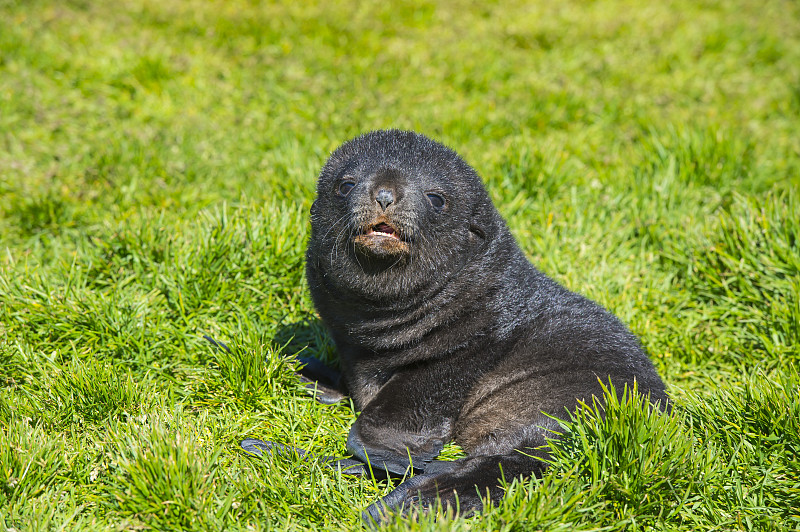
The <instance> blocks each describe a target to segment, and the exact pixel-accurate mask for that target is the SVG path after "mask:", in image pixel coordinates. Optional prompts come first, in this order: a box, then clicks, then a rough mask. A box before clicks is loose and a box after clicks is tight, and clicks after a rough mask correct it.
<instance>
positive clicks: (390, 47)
mask: <svg viewBox="0 0 800 532" xmlns="http://www.w3.org/2000/svg"><path fill="white" fill-rule="evenodd" d="M380 127H400V128H409V129H415V130H417V131H420V132H422V133H426V134H428V135H431V136H433V137H435V138H437V139H440V140H442V141H443V142H445V143H447V144H449V145H450V146H452V147H454V148H455V149H457V150H458V151H459V152H460V153H461V154H462V155H464V156H465V158H466V159H467V160H468V161H469V162H470V163H471V164H472V165H473V166H474V167H475V168H476V169H477V170H478V171H479V173H480V174H481V175H482V176H483V178H484V179H485V181H486V183H487V186H488V187H489V189H490V192H491V194H492V196H493V198H494V200H495V202H496V204H497V205H498V208H499V209H500V211H501V212H502V214H503V215H504V216H505V217H506V219H507V220H508V222H509V225H510V227H511V229H512V231H513V232H514V234H515V235H516V237H517V239H518V241H519V242H520V244H521V246H522V248H523V249H524V250H525V252H526V253H527V254H528V255H529V256H530V258H531V259H532V260H533V261H534V262H535V263H536V264H537V265H538V266H539V267H540V268H541V269H542V270H544V271H545V272H547V273H548V274H550V275H551V276H553V277H555V278H556V279H558V280H559V281H560V282H562V283H564V284H566V285H567V286H569V287H570V288H572V289H574V290H577V291H580V292H582V293H584V294H587V295H588V296H590V297H592V298H594V299H596V300H598V301H600V302H601V303H602V304H604V305H605V306H607V307H608V308H610V309H611V310H613V311H614V312H615V313H616V314H618V315H619V316H620V317H621V318H622V319H623V320H624V321H625V322H627V323H628V324H630V326H631V328H632V329H633V330H634V331H635V332H636V333H637V334H638V335H639V336H640V337H641V338H642V341H643V343H644V344H645V346H646V347H647V349H648V350H649V352H650V353H651V356H652V358H653V360H654V362H655V364H656V365H657V367H658V369H659V371H660V372H661V374H662V375H663V376H664V378H665V380H666V382H667V383H668V386H669V391H670V394H671V395H672V397H673V398H674V402H675V408H674V412H673V414H672V415H670V416H664V415H660V414H655V413H652V412H649V411H648V410H647V409H646V408H642V406H641V405H640V404H638V402H637V400H636V399H635V397H631V396H630V395H628V394H627V393H625V392H624V391H621V390H616V391H613V390H611V391H609V393H610V395H609V407H608V410H607V413H606V416H605V418H600V417H598V416H597V415H596V413H595V412H593V411H591V410H589V411H587V412H585V413H584V414H583V415H581V416H579V417H577V418H576V419H574V420H573V421H571V422H570V423H568V424H567V425H566V426H565V431H566V432H565V437H564V439H563V441H562V442H561V443H559V444H558V446H557V447H556V457H555V460H554V464H553V468H552V470H551V473H550V474H549V475H547V476H546V477H545V478H543V479H540V480H529V481H525V482H511V483H509V485H508V490H509V491H508V495H507V497H506V499H505V500H504V501H503V502H502V503H501V504H500V505H498V506H497V507H495V508H492V509H491V510H489V511H487V512H486V513H484V514H483V515H481V516H478V517H473V518H470V519H459V520H456V521H454V522H448V521H444V520H442V519H439V520H435V519H434V517H435V516H427V517H423V518H421V519H420V520H419V521H418V522H409V521H400V522H398V523H395V524H394V525H391V526H390V527H389V528H392V529H408V528H410V529H420V530H462V529H464V530H466V529H501V530H545V529H546V530H576V529H577V530H622V529H626V530H627V529H631V530H638V529H658V530H678V529H684V530H695V529H696V530H789V529H798V528H800V511H799V510H798V508H800V461H798V460H799V459H798V456H800V429H799V427H800V379H799V378H798V364H800V244H799V243H798V242H799V240H798V237H799V236H800V136H798V134H797V132H798V131H800V9H799V8H798V5H797V4H796V3H792V2H785V1H779V0H769V1H767V2H750V1H744V0H734V1H731V2H717V1H706V2H688V1H682V0H676V1H673V2H661V3H645V2H630V1H623V0H603V1H596V2H585V1H577V0H575V1H567V2H504V3H503V4H502V5H501V4H495V3H491V2H490V3H486V2H484V3H471V2H464V1H448V2H436V3H433V2H425V1H413V2H406V3H403V4H402V5H390V4H388V3H380V2H367V3H363V2H362V3H359V4H358V5H357V6H356V5H351V4H348V3H341V4H330V3H328V4H325V5H324V6H323V5H322V4H319V5H317V4H311V3H307V2H302V3H293V4H290V3H284V4H277V3H260V2H249V1H244V0H235V1H228V2H207V1H200V0H194V1H177V0H159V1H158V2H155V1H150V0H126V1H124V2H118V3H114V4H113V6H112V4H110V3H103V2H87V1H82V0H71V1H66V2H47V1H44V0H32V1H26V2H22V1H16V0H0V385H1V386H0V427H2V431H0V525H1V526H2V527H5V528H7V529H14V530H40V529H42V530H44V529H58V530H64V529H87V530H92V529H101V530H106V529H149V528H152V529H158V530H172V529H179V530H191V529H198V530H207V529H223V528H224V529H230V530H236V529H248V530H254V529H255V530H259V529H270V530H272V529H281V530H295V529H318V528H321V527H325V528H328V529H335V530H342V529H353V528H357V527H359V526H360V522H359V519H360V511H361V510H362V509H363V508H364V507H366V506H367V504H368V503H369V502H371V501H372V500H374V499H375V498H377V497H379V496H381V495H382V494H385V493H386V492H387V491H388V490H389V489H391V487H390V486H389V485H388V484H386V483H384V482H374V481H369V480H358V479H350V478H346V477H344V478H343V477H342V476H341V475H340V474H339V473H337V472H333V471H329V470H327V469H324V468H322V467H320V465H319V464H318V463H315V462H313V461H305V460H302V459H300V458H299V457H298V458H297V459H289V458H287V457H280V458H277V457H276V458H274V459H268V460H266V461H263V462H261V461H254V460H252V459H250V458H249V457H247V456H244V455H243V453H241V452H240V451H239V450H238V449H237V442H238V441H239V440H240V439H242V438H244V437H260V438H264V439H272V440H276V441H280V442H283V443H287V444H291V445H297V446H301V447H304V448H308V449H310V450H312V451H314V452H315V453H318V454H323V455H326V454H342V453H343V452H344V444H345V437H346V433H347V429H348V427H349V425H350V423H351V422H352V420H353V419H354V414H353V413H352V412H351V410H350V409H349V408H347V407H346V406H335V407H325V406H322V405H319V404H317V403H315V402H314V401H313V399H312V398H311V397H309V396H308V395H307V394H306V392H305V391H304V390H303V389H302V388H301V386H300V385H299V383H298V381H297V379H296V378H295V376H294V370H295V369H296V368H295V367H294V365H293V364H292V363H291V362H290V361H289V360H288V359H287V358H286V355H293V354H296V353H300V352H302V353H303V355H304V356H305V355H314V356H318V357H321V358H323V359H326V360H332V359H335V349H334V348H333V346H332V344H331V341H330V339H329V338H328V336H327V334H326V333H325V331H324V330H323V328H322V326H321V325H320V323H319V321H318V319H317V318H316V316H315V313H314V310H313V306H312V304H311V301H310V298H309V296H308V293H307V290H306V288H305V284H304V279H303V253H304V246H305V240H306V238H307V230H308V214H307V212H308V208H309V206H310V203H311V201H312V198H313V193H314V192H313V190H314V184H315V177H316V174H317V172H318V171H319V168H320V167H321V165H322V163H323V162H324V160H325V157H326V155H327V153H329V152H330V150H331V149H333V148H334V147H335V146H337V145H338V144H339V143H340V142H342V141H344V140H345V139H347V138H350V137H352V136H354V135H356V134H358V133H360V132H363V131H365V130H369V129H374V128H380ZM205 334H208V335H210V336H212V337H214V338H216V339H218V340H221V341H223V342H225V343H227V344H228V345H230V346H231V352H230V353H226V352H222V351H219V350H215V349H213V348H212V347H211V345H210V344H209V343H208V342H206V341H205V340H204V339H203V335H205ZM459 452H460V451H459V450H458V449H457V448H456V447H454V446H450V447H448V448H447V449H446V454H447V456H450V457H455V456H458V455H459Z"/></svg>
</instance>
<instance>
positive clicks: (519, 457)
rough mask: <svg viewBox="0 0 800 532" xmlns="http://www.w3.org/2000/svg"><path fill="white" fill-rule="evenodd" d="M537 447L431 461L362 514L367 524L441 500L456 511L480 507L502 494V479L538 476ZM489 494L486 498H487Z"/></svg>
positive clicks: (470, 511)
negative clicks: (521, 450)
mask: <svg viewBox="0 0 800 532" xmlns="http://www.w3.org/2000/svg"><path fill="white" fill-rule="evenodd" d="M536 455H538V456H540V457H542V458H544V457H545V456H546V453H542V452H540V451H534V450H530V451H526V453H522V452H519V451H513V452H511V453H509V454H506V455H496V456H475V457H468V458H462V459H461V460H455V461H453V462H439V461H436V462H432V463H431V464H430V465H429V467H428V468H427V469H426V471H425V473H424V474H422V475H416V476H414V477H412V478H410V479H408V480H406V481H405V482H403V483H402V484H400V485H399V486H397V487H396V488H395V489H394V490H392V491H391V492H390V493H389V494H388V495H386V496H385V497H383V498H382V499H379V500H377V501H375V502H374V503H373V504H372V505H370V506H369V507H368V508H367V509H366V510H365V511H364V513H363V514H362V519H363V520H364V522H365V523H366V524H367V525H369V526H375V525H376V524H378V525H379V524H383V523H386V522H389V520H390V519H391V516H392V514H399V515H408V514H409V513H410V512H411V511H412V510H417V511H425V510H427V509H429V508H431V507H433V506H435V505H436V504H437V502H441V505H442V507H443V508H447V507H450V508H451V509H452V510H453V511H454V512H456V513H457V514H459V515H470V514H473V513H475V512H480V511H481V510H482V509H483V505H484V501H485V500H488V501H491V502H497V501H499V500H500V499H501V498H502V497H503V494H504V491H503V489H502V488H501V487H500V483H501V479H502V478H505V479H506V480H507V481H508V482H511V481H512V480H513V479H514V478H517V477H529V476H541V475H542V474H543V472H544V470H545V469H546V468H547V464H546V463H545V462H543V461H542V460H541V459H539V458H537V456H536ZM487 498H488V499H487Z"/></svg>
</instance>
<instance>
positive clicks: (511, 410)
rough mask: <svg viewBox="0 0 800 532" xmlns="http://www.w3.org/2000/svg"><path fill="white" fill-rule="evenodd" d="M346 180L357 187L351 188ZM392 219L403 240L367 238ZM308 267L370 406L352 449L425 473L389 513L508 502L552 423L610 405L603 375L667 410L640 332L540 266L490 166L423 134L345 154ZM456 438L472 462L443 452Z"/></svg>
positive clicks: (388, 135) (403, 488) (394, 499)
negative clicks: (494, 192)
mask: <svg viewBox="0 0 800 532" xmlns="http://www.w3.org/2000/svg"><path fill="white" fill-rule="evenodd" d="M342 181H349V182H353V183H355V186H354V187H353V188H352V189H351V190H350V192H349V193H348V194H347V195H346V196H344V195H342V194H341V193H340V191H339V186H340V184H341V183H342ZM380 190H384V191H385V192H383V193H382V196H381V198H379V199H381V201H382V203H383V204H381V203H379V202H378V201H376V196H377V195H378V193H379V191H380ZM428 193H435V194H438V195H439V196H440V197H442V198H444V199H445V201H446V203H445V205H444V207H443V208H439V209H437V208H436V207H435V206H434V205H432V204H431V202H430V201H429V199H428V197H427V196H426V194H428ZM386 198H390V199H391V202H390V203H389V204H388V205H386V203H387V201H386ZM381 221H382V222H386V223H387V224H389V225H391V226H392V227H393V228H394V229H396V231H397V232H398V233H399V234H400V236H401V239H400V240H396V239H389V238H387V237H374V236H372V237H369V236H366V235H365V231H367V230H368V229H369V228H370V227H372V226H374V225H375V224H376V223H378V222H381ZM307 274H308V280H309V285H310V287H311V294H312V296H313V299H314V303H315V304H316V307H317V310H318V311H319V314H320V316H321V318H322V320H323V321H324V323H325V325H326V326H327V327H328V329H329V330H330V333H331V335H332V337H333V339H334V341H335V343H336V348H337V350H338V353H339V357H340V360H341V370H342V374H341V377H342V385H343V388H344V389H346V391H347V392H348V393H349V394H350V396H351V397H352V398H353V401H354V404H355V407H356V409H357V410H359V411H361V414H360V416H359V418H358V419H357V420H356V422H355V423H354V424H353V426H352V428H351V430H350V435H349V438H348V450H349V451H350V452H351V453H353V455H354V456H355V457H356V458H357V459H359V460H361V461H367V460H369V462H370V463H371V465H372V466H373V468H376V467H377V468H382V469H385V470H386V471H388V472H390V473H395V474H402V473H403V472H405V471H406V470H407V469H408V467H409V466H410V465H412V464H413V469H414V470H416V472H418V473H419V474H418V475H416V476H414V477H412V478H411V479H410V480H408V481H406V482H404V483H403V484H401V485H400V486H398V487H397V488H396V489H395V490H394V491H393V492H392V493H391V494H389V495H388V496H387V497H385V498H384V499H383V500H382V501H378V502H377V503H375V504H373V505H372V506H371V507H370V508H369V509H368V510H367V515H368V516H370V517H372V518H374V519H381V518H382V515H383V510H384V508H387V507H388V508H395V509H396V508H401V507H402V508H406V509H407V508H408V507H409V505H410V504H415V505H419V506H422V507H425V506H428V505H430V504H432V503H434V502H435V500H436V498H437V496H438V497H439V498H440V499H441V500H442V502H443V503H445V504H448V503H450V504H452V505H453V506H454V507H455V494H457V497H458V501H459V504H460V508H461V511H462V512H465V511H469V510H475V509H480V508H481V504H482V503H481V499H480V497H479V496H478V495H479V493H480V494H482V495H484V496H485V494H486V493H487V492H488V494H489V496H490V497H491V499H493V500H497V499H499V498H500V497H501V496H502V490H501V489H500V487H499V486H498V479H499V478H500V477H501V471H500V468H501V467H502V475H504V476H505V478H506V479H509V480H510V479H512V478H514V477H517V476H530V475H537V474H541V472H542V471H543V470H544V468H545V465H544V463H543V462H542V461H540V460H539V459H537V458H536V457H537V456H538V457H540V458H544V457H546V456H547V454H546V450H542V449H538V450H537V448H538V447H541V446H543V445H545V444H546V438H548V437H551V438H552V437H553V436H554V435H553V434H552V433H551V432H550V431H551V430H552V429H556V428H557V423H556V422H555V421H554V420H553V419H551V418H550V417H549V416H557V417H561V418H563V417H565V416H567V415H568V411H573V410H574V409H575V408H576V407H577V406H578V404H579V401H589V402H591V399H592V396H595V397H597V398H599V399H601V398H602V387H601V381H602V382H606V383H607V382H609V381H610V382H611V383H613V384H614V385H615V386H616V387H618V388H619V387H622V386H623V385H626V384H627V385H632V384H633V383H634V381H636V382H637V383H638V389H639V391H640V392H641V393H643V394H649V396H650V399H651V401H654V402H658V403H660V405H661V406H662V408H663V407H664V405H665V404H666V401H667V397H666V395H665V391H664V385H663V383H662V381H661V379H660V378H659V376H658V374H657V373H656V371H655V370H654V368H653V365H652V364H651V362H650V360H649V359H648V358H647V356H646V354H645V353H644V351H643V350H642V348H641V346H640V344H639V342H638V340H637V339H636V338H635V337H634V336H633V334H631V332H630V331H629V330H628V329H627V328H626V327H625V325H623V324H622V323H621V322H620V321H619V320H618V319H617V318H616V317H614V316H613V315H612V314H610V313H609V312H608V311H606V310H605V309H603V308H601V307H600V306H599V305H597V304H596V303H594V302H592V301H589V300H588V299H586V298H584V297H582V296H580V295H578V294H575V293H573V292H570V291H569V290H567V289H565V288H564V287H562V286H560V285H558V284H557V283H555V282H554V281H552V280H551V279H549V278H548V277H546V276H545V275H544V274H543V273H541V272H540V271H538V270H537V269H536V268H534V267H533V265H531V263H530V262H529V261H528V260H527V259H526V258H525V256H524V255H523V253H522V251H520V249H519V247H518V246H517V243H516V242H515V241H514V238H513V237H512V235H511V233H510V232H509V230H508V228H507V227H506V225H505V223H504V222H503V220H502V218H501V217H500V215H499V214H498V212H497V210H496V209H495V207H494V206H493V205H492V202H491V200H490V199H489V196H488V194H487V192H486V190H485V188H484V187H483V184H482V183H481V180H480V178H479V177H478V175H477V174H476V173H475V171H474V170H473V169H472V168H471V167H470V166H469V165H467V164H466V163H465V162H464V161H463V160H462V159H461V158H460V157H459V156H458V155H457V154H456V153H455V152H454V151H452V150H450V149H448V148H446V147H444V146H442V145H441V144H438V143H436V142H434V141H432V140H430V139H428V138H426V137H424V136H422V135H418V134H415V133H410V132H403V131H396V130H391V131H375V132H372V133H368V134H366V135H363V136H360V137H358V138H355V139H353V140H351V141H349V142H347V143H345V144H344V145H342V146H341V147H340V148H338V149H337V150H336V151H335V152H334V153H333V154H332V155H331V157H330V159H329V160H328V162H327V163H326V164H325V166H324V168H323V169H322V172H321V174H320V177H319V184H318V187H317V199H316V201H315V203H314V206H313V207H312V216H311V240H310V242H309V245H308V253H307ZM451 440H455V441H456V442H457V443H458V444H459V445H460V446H461V447H462V448H463V449H464V450H465V451H466V452H467V454H468V457H467V458H464V459H462V460H458V461H456V462H449V463H448V462H439V461H433V460H434V459H435V458H436V456H437V455H438V454H439V452H440V451H441V450H442V447H443V446H444V444H445V443H447V442H448V441H451ZM518 450H523V451H524V453H525V454H523V453H520V452H518Z"/></svg>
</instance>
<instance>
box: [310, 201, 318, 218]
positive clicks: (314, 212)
mask: <svg viewBox="0 0 800 532" xmlns="http://www.w3.org/2000/svg"><path fill="white" fill-rule="evenodd" d="M309 212H311V215H312V216H313V215H315V214H317V200H314V203H312V204H311V209H310V210H309Z"/></svg>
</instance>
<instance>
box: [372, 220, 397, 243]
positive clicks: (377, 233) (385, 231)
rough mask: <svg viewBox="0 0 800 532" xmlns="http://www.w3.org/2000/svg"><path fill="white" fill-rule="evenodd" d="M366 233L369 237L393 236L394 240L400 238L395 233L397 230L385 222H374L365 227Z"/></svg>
mask: <svg viewBox="0 0 800 532" xmlns="http://www.w3.org/2000/svg"><path fill="white" fill-rule="evenodd" d="M366 235H367V236H371V237H378V238H394V239H395V240H400V235H399V234H398V233H397V230H396V229H395V228H394V227H392V226H391V225H389V224H387V223H385V222H381V223H378V224H375V225H373V226H372V227H370V228H369V229H367V232H366Z"/></svg>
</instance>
